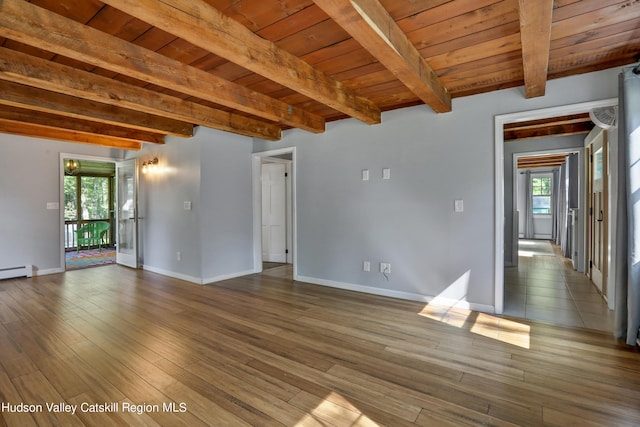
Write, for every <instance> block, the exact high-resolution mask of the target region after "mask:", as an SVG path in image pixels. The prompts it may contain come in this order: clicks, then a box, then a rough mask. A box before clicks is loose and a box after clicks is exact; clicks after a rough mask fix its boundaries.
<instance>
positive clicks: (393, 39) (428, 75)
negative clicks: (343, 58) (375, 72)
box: [314, 0, 451, 113]
mask: <svg viewBox="0 0 640 427" xmlns="http://www.w3.org/2000/svg"><path fill="white" fill-rule="evenodd" d="M314 3H315V4H317V5H318V6H319V7H320V8H321V9H322V10H324V11H325V12H326V13H327V15H329V16H330V17H331V18H332V19H333V20H334V21H336V22H337V23H338V25H340V26H341V27H342V28H343V29H344V30H345V31H346V32H348V33H349V34H350V35H351V37H353V38H354V39H355V40H357V41H358V43H360V44H361V45H362V47H364V48H365V49H366V50H367V51H369V53H370V54H371V55H373V56H374V57H375V58H376V59H377V60H378V61H380V63H382V64H383V65H384V66H385V67H386V68H387V69H388V70H389V71H391V72H392V73H393V75H394V76H396V77H397V78H398V79H399V80H400V81H401V82H402V83H404V85H405V86H407V88H409V89H410V90H411V91H412V92H413V93H414V94H416V95H417V96H418V97H419V98H420V99H421V100H422V101H424V102H425V104H427V105H429V106H430V107H431V108H432V109H433V110H434V111H435V112H437V113H444V112H448V111H451V96H450V95H449V92H448V91H447V89H446V88H445V87H444V85H443V84H442V82H441V81H440V79H439V78H438V76H437V75H436V73H435V72H434V71H433V69H432V68H431V67H430V66H429V64H427V61H426V60H425V59H424V58H423V57H422V55H420V53H419V52H418V50H417V49H416V48H415V46H414V45H413V44H412V43H411V41H410V40H409V39H408V38H407V36H406V35H405V33H404V32H403V31H402V30H401V29H400V27H399V26H398V24H396V22H395V21H394V20H393V18H392V17H391V16H390V15H389V13H388V12H387V11H386V10H385V8H384V6H382V5H381V4H380V2H379V1H378V0H314Z"/></svg>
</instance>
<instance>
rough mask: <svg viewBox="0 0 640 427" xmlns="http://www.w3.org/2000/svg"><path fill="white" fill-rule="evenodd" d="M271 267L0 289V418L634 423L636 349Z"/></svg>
mask: <svg viewBox="0 0 640 427" xmlns="http://www.w3.org/2000/svg"><path fill="white" fill-rule="evenodd" d="M285 268H286V267H285ZM276 270H278V269H273V270H270V272H269V274H266V273H265V274H262V275H251V276H247V277H243V278H238V279H232V280H228V281H225V282H221V283H218V284H216V285H211V286H198V285H194V284H190V283H185V282H182V281H179V280H175V279H171V278H167V277H164V276H160V275H156V274H154V273H150V272H144V271H134V270H130V269H126V268H123V267H119V266H107V267H100V268H93V269H88V270H79V271H72V272H67V273H65V274H61V275H51V276H42V277H36V278H33V279H16V280H6V281H2V282H0V364H1V366H2V369H0V394H1V395H2V399H1V401H2V405H3V406H2V408H3V410H2V413H1V416H2V418H1V422H2V424H6V425H17V426H28V425H65V426H67V425H70V426H72V425H92V426H93V425H99V426H106V425H135V424H137V425H163V426H168V425H172V426H174V425H188V426H190V427H193V426H198V425H222V426H236V425H260V426H261V425H287V426H293V425H317V426H326V425H344V426H352V425H363V426H369V425H389V426H410V425H421V426H454V425H495V426H506V425H525V426H526V425H531V426H534V425H535V426H537V425H556V426H567V425H574V424H575V425H580V426H586V425H605V426H612V425H616V426H620V425H630V426H631V425H639V424H640V403H639V402H640V355H639V354H638V353H637V352H636V351H635V350H632V349H629V348H627V347H624V346H622V345H620V344H619V343H618V342H616V341H615V340H614V339H613V338H611V336H610V335H609V334H607V333H604V332H600V331H594V330H588V329H583V328H574V327H562V326H555V325H548V324H543V323H536V322H535V321H529V320H515V319H508V318H500V317H496V316H492V315H487V314H482V313H476V312H467V311H462V310H446V309H443V308H438V307H430V306H425V305H424V304H420V303H416V302H411V301H402V300H396V299H391V298H384V297H378V296H372V295H365V294H359V293H354V292H348V291H342V290H337V289H332V288H326V287H321V286H315V285H309V284H305V283H298V282H293V281H292V280H291V279H287V278H286V274H284V273H283V272H282V271H280V272H278V271H276ZM50 402H53V403H60V402H65V403H67V404H69V405H78V407H77V409H76V412H75V414H70V413H64V412H54V411H52V410H49V409H48V408H47V406H46V405H47V403H50ZM172 402H174V403H175V407H173V408H168V407H167V405H169V404H170V403H172ZM9 404H10V405H13V406H11V407H8V406H7V405H9ZM20 404H31V405H35V406H34V407H32V408H31V409H35V410H36V412H32V413H27V412H16V410H17V409H18V406H17V405H20ZM91 404H97V405H102V406H87V405H91ZM163 404H164V405H165V406H164V408H163ZM38 405H41V407H42V408H41V410H39V411H38ZM83 405H84V406H83ZM23 409H24V408H23ZM90 409H93V410H94V411H93V412H90V411H89V410H90ZM169 409H172V410H169ZM181 410H184V412H180V411H181Z"/></svg>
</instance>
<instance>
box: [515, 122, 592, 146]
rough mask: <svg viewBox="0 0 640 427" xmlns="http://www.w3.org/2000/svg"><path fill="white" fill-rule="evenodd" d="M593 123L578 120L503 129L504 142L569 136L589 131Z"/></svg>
mask: <svg viewBox="0 0 640 427" xmlns="http://www.w3.org/2000/svg"><path fill="white" fill-rule="evenodd" d="M593 126H594V125H593V123H592V122H591V121H589V122H578V123H573V124H560V125H556V124H550V125H546V126H539V127H534V128H529V129H520V130H517V129H516V130H506V129H505V131H504V140H505V141H506V142H512V141H521V140H524V139H537V138H546V137H549V136H570V135H583V134H587V133H589V132H591V129H593Z"/></svg>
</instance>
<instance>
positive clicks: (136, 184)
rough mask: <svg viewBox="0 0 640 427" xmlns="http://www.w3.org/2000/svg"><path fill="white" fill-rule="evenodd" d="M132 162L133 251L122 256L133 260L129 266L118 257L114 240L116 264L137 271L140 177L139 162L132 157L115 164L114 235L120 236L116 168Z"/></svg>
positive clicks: (138, 259) (118, 192)
mask: <svg viewBox="0 0 640 427" xmlns="http://www.w3.org/2000/svg"><path fill="white" fill-rule="evenodd" d="M129 162H132V163H133V178H134V183H133V184H134V202H135V206H134V208H133V229H134V236H133V240H134V243H133V244H134V250H133V254H132V255H124V258H128V257H132V258H133V262H132V263H131V264H129V263H128V262H127V260H126V259H123V258H121V256H122V255H120V256H119V254H120V253H121V252H120V241H119V240H118V239H117V238H116V264H119V265H123V266H125V267H130V268H134V269H138V268H140V266H141V265H142V262H141V259H140V254H141V251H140V229H139V222H140V219H141V217H140V206H139V205H140V204H139V198H140V176H139V172H140V169H139V160H138V158H137V157H133V158H130V159H124V160H119V161H117V162H116V206H115V208H116V212H115V219H116V225H115V228H116V230H115V231H116V235H117V236H119V235H120V212H119V211H120V186H119V175H118V172H119V171H118V167H119V165H120V164H123V163H129Z"/></svg>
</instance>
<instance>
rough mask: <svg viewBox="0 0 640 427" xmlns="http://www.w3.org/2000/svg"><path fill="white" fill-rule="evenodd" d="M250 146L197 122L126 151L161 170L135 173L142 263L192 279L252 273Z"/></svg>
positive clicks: (207, 280) (201, 280)
mask: <svg viewBox="0 0 640 427" xmlns="http://www.w3.org/2000/svg"><path fill="white" fill-rule="evenodd" d="M251 149H252V144H251V139H249V138H246V137H242V136H237V135H233V134H228V133H224V132H220V131H216V130H212V129H208V128H205V127H198V128H197V129H196V132H195V135H194V136H193V138H189V139H184V138H176V137H168V138H166V143H165V144H164V145H155V146H152V145H146V146H145V148H144V149H143V150H142V151H141V152H140V153H135V154H132V156H135V157H138V159H139V162H140V163H142V162H143V161H145V160H149V159H151V158H153V157H158V160H159V166H160V169H161V170H163V172H162V173H159V174H147V175H142V174H141V175H140V208H141V215H142V216H143V218H144V219H143V220H142V221H141V227H140V233H141V242H142V256H143V263H144V268H146V269H148V270H151V271H156V272H159V273H162V274H166V275H169V276H173V277H178V278H182V279H185V280H189V281H192V282H195V283H210V282H213V281H216V280H221V279H224V278H228V277H234V276H237V275H242V274H248V273H250V272H252V271H253V258H252V244H253V234H252V233H253V229H252V216H251V203H252V198H251V188H252V184H251ZM185 202H191V210H185V208H184V204H185ZM177 252H180V260H178V257H177Z"/></svg>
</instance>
